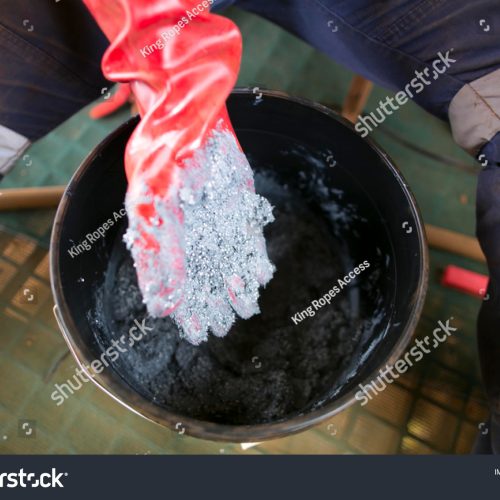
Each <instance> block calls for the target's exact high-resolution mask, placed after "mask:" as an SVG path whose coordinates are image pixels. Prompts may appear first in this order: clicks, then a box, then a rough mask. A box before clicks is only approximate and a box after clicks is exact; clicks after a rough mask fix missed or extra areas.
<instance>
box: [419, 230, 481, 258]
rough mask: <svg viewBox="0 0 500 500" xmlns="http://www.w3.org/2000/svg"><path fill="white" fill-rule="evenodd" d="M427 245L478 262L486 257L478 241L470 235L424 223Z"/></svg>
mask: <svg viewBox="0 0 500 500" xmlns="http://www.w3.org/2000/svg"><path fill="white" fill-rule="evenodd" d="M425 232H426V233H427V241H428V242H429V246H431V247H434V248H438V249H440V250H445V251H447V252H451V253H455V254H457V255H462V256H463V257H468V258H469V259H473V260H477V261H479V262H486V258H485V256H484V254H483V251H482V250H481V247H480V246H479V242H478V241H477V239H476V238H473V237H472V236H466V235H465V234H460V233H457V232H455V231H450V230H449V229H443V228H441V227H436V226H431V225H430V224H426V225H425Z"/></svg>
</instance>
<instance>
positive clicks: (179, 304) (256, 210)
mask: <svg viewBox="0 0 500 500" xmlns="http://www.w3.org/2000/svg"><path fill="white" fill-rule="evenodd" d="M172 180H173V182H172V185H171V186H170V188H169V191H168V193H167V196H166V197H161V198H160V197H159V196H156V195H155V196H153V195H152V194H150V193H149V191H148V187H147V186H148V184H147V182H144V180H143V178H142V177H139V178H135V179H134V183H132V184H131V189H129V191H128V192H127V198H126V207H127V213H128V214H129V228H128V229H127V233H126V235H125V242H126V243H127V247H128V248H129V250H130V251H131V252H132V255H133V257H134V261H135V262H136V266H137V270H138V273H139V274H140V276H139V286H140V288H141V291H142V295H143V298H144V303H145V304H146V307H147V309H148V312H149V314H151V315H152V316H157V317H163V316H166V315H167V314H170V316H171V317H172V319H173V320H174V322H175V323H176V325H177V326H178V327H179V334H180V335H181V337H183V338H185V339H187V340H188V341H189V342H191V343H192V344H194V345H198V344H200V343H202V342H204V341H206V340H207V338H208V333H209V332H211V333H213V334H215V335H217V336H219V337H223V336H224V335H226V334H227V332H228V331H229V329H230V328H231V326H232V325H233V323H234V321H235V319H236V316H239V317H241V318H245V319H247V318H249V317H251V316H253V315H254V314H258V313H259V306H258V298H259V287H260V286H263V285H266V284H267V283H268V282H269V280H270V279H271V278H272V275H273V272H274V266H273V265H272V264H271V262H270V261H269V258H268V256H267V252H266V242H265V240H264V236H263V228H264V226H265V225H266V224H268V223H269V222H271V221H273V220H274V218H273V214H272V209H271V205H270V204H269V203H268V201H267V200H266V199H265V198H263V197H262V196H259V195H258V194H256V193H255V191H254V180H253V172H252V169H251V168H250V165H249V163H248V160H247V159H246V157H245V155H244V154H243V153H242V152H241V151H240V149H239V148H238V144H237V142H236V139H235V137H234V135H233V134H232V133H231V132H229V131H227V130H223V129H222V128H221V127H220V126H219V127H217V128H216V129H215V130H214V131H213V132H212V133H211V135H210V137H209V139H208V141H207V143H206V144H205V145H204V146H203V147H202V148H199V149H198V150H196V152H195V154H194V155H193V157H192V158H190V159H189V160H187V161H185V162H184V164H183V165H182V166H180V167H179V166H176V167H175V172H174V174H173V175H172ZM143 203H145V204H146V205H149V204H154V207H155V214H156V215H155V217H153V218H152V219H153V220H152V221H151V224H150V225H149V224H144V223H143V218H142V217H135V216H134V214H135V207H137V206H138V205H140V204H143ZM145 234H147V235H148V236H150V237H152V239H153V240H154V241H156V242H158V245H159V249H158V251H150V250H147V249H145V248H144V245H141V244H140V243H141V240H142V241H144V235H145Z"/></svg>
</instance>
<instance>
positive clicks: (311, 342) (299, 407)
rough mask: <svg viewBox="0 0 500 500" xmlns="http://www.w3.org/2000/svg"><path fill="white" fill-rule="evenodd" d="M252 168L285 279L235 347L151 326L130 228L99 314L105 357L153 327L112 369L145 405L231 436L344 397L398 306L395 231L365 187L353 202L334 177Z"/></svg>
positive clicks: (278, 274)
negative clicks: (392, 303) (319, 303)
mask: <svg viewBox="0 0 500 500" xmlns="http://www.w3.org/2000/svg"><path fill="white" fill-rule="evenodd" d="M251 163H252V161H251ZM311 163H312V165H314V161H313V162H311ZM252 167H253V169H254V171H255V186H256V191H257V193H259V194H261V195H262V196H264V197H265V198H266V199H267V200H269V202H270V203H271V205H272V206H273V215H274V217H275V221H274V222H272V223H270V224H268V225H267V226H266V228H265V231H264V234H265V238H266V243H267V252H268V255H269V258H270V260H271V262H272V263H273V264H274V266H275V267H276V271H275V274H274V277H273V279H272V280H271V281H270V282H269V283H268V284H267V286H266V287H265V288H263V289H261V292H260V298H259V307H260V310H261V313H260V314H259V315H256V316H253V317H251V318H250V319H247V320H242V319H238V320H237V321H236V323H235V324H234V325H233V327H232V328H231V330H230V332H229V334H228V335H227V336H226V337H224V338H217V337H214V336H209V338H208V341H207V342H204V343H202V344H201V345H199V346H194V345H192V344H190V343H189V342H187V341H186V340H183V339H181V338H180V337H179V332H178V328H177V326H176V325H175V323H174V322H173V321H172V319H171V318H169V317H167V318H161V319H158V318H153V317H149V316H148V314H147V311H146V307H145V305H144V304H143V301H142V296H141V292H140V290H139V287H138V284H137V278H136V272H135V268H134V267H133V260H132V258H131V256H130V254H129V252H128V250H127V249H126V247H125V245H124V243H123V241H122V237H123V233H124V231H125V229H126V222H124V225H123V228H122V231H121V232H120V234H119V235H118V236H117V237H116V240H115V244H114V247H113V250H112V252H111V256H110V259H109V264H108V268H107V272H106V275H105V280H104V282H103V284H102V285H101V286H99V287H98V288H97V289H96V294H95V306H94V309H93V311H92V313H91V314H90V316H91V317H90V319H91V323H92V324H93V327H94V328H93V329H94V331H95V332H96V338H97V340H98V342H99V344H100V346H101V349H102V350H106V349H107V348H108V347H110V346H111V345H112V341H113V340H117V341H118V339H119V338H120V337H121V336H122V335H123V334H124V333H125V334H126V333H127V332H128V331H129V330H130V329H131V328H132V327H133V326H134V325H135V321H136V320H138V321H142V319H144V318H145V324H146V325H147V326H148V327H152V330H151V331H149V332H148V333H147V335H144V336H143V338H141V340H140V341H139V342H137V343H136V344H135V345H134V346H133V348H130V349H127V350H126V351H125V352H122V353H120V356H119V357H118V359H116V360H115V361H114V362H113V363H112V364H113V368H114V369H115V370H116V371H117V372H118V373H119V374H120V375H121V376H122V378H124V379H125V380H126V381H127V383H128V384H129V385H130V386H132V387H133V388H134V389H135V390H136V391H137V392H138V393H140V394H142V395H143V396H144V397H146V398H148V399H149V400H151V401H153V402H154V403H155V404H157V405H159V406H161V407H164V408H166V409H168V410H169V411H173V412H176V413H178V414H180V415H186V416H189V417H191V418H195V419H199V420H204V421H209V422H214V423H220V424H228V425H252V424H259V423H269V422H277V421H282V420H286V419H288V418H290V417H292V416H295V415H299V414H304V413H307V412H308V411H311V410H312V409H314V408H317V407H320V406H322V405H323V404H324V403H325V402H326V401H328V400H330V399H331V398H332V397H334V396H335V394H338V393H340V392H341V391H342V389H343V388H344V387H345V385H346V384H348V383H349V382H350V381H351V380H352V379H353V378H354V377H355V375H356V373H357V370H358V368H359V366H360V365H361V364H362V363H363V360H364V359H366V357H367V356H368V354H369V352H372V351H373V350H374V349H375V348H376V347H377V345H378V344H379V342H380V341H381V339H382V338H383V337H384V332H385V329H384V328H381V325H382V323H384V320H386V319H387V318H386V312H387V297H386V294H385V293H383V292H382V291H381V290H382V289H384V287H385V285H386V283H387V280H389V281H390V280H392V279H393V277H392V275H393V273H394V269H393V263H392V262H391V259H390V257H389V254H390V252H389V251H388V246H387V245H388V243H387V240H386V239H385V238H384V235H385V234H386V230H385V228H384V227H383V225H382V223H381V222H380V221H379V219H377V218H374V216H373V213H371V210H373V207H372V206H370V204H369V203H368V202H367V201H366V200H364V201H363V202H362V203H360V204H359V205H358V204H356V202H355V201H353V199H354V198H352V196H350V195H349V191H351V194H352V192H353V191H354V190H355V189H356V187H355V186H354V185H353V181H352V180H351V179H349V178H348V176H346V177H345V178H344V179H343V182H342V185H343V187H345V188H346V191H344V190H340V189H336V188H332V187H329V186H327V185H326V184H325V183H324V167H323V168H322V169H320V168H310V169H304V170H302V171H300V173H299V175H294V176H293V177H288V176H287V175H286V174H283V171H281V170H278V171H276V170H274V169H271V168H268V167H266V166H265V165H255V164H252ZM347 233H349V239H350V240H356V245H355V246H356V248H355V250H353V248H350V247H349V243H348V242H347V241H346V238H345V235H346V234H347ZM361 233H363V237H366V236H369V235H372V236H373V237H372V238H371V241H372V244H371V245H365V247H363V244H362V238H361ZM369 241H370V240H369ZM364 260H367V261H369V264H370V267H369V269H368V270H366V271H364V272H363V273H362V274H361V275H359V276H357V277H356V279H354V280H352V282H351V283H350V284H349V286H347V287H346V288H343V289H342V290H341V291H340V293H338V294H336V295H335V297H334V298H333V299H332V300H331V302H330V303H329V304H326V305H325V306H323V307H321V308H319V309H318V310H315V308H314V307H313V308H312V310H313V311H314V312H315V314H314V315H313V316H309V315H308V314H302V315H300V320H297V316H296V314H297V313H298V312H301V311H305V310H306V309H307V308H308V307H309V306H311V302H312V301H313V300H317V299H319V298H321V297H323V296H324V294H325V293H327V292H328V291H329V290H331V289H332V288H333V287H334V286H335V285H337V284H338V280H339V279H343V278H344V276H345V275H346V274H347V273H348V272H349V271H352V270H353V269H354V268H355V267H356V266H358V264H359V263H360V262H363V261H364ZM293 317H295V318H296V320H295V321H294V320H293Z"/></svg>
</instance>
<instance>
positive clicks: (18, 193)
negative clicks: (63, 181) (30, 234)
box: [0, 186, 65, 210]
mask: <svg viewBox="0 0 500 500" xmlns="http://www.w3.org/2000/svg"><path fill="white" fill-rule="evenodd" d="M64 189H65V186H46V187H34V188H15V189H1V190H0V210H24V209H30V208H52V207H57V205H58V204H59V200H60V199H61V197H62V195H63V193H64Z"/></svg>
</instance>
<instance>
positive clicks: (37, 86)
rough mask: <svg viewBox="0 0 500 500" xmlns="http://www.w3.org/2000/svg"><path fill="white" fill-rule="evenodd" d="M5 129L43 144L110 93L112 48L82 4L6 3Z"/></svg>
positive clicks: (0, 69)
mask: <svg viewBox="0 0 500 500" xmlns="http://www.w3.org/2000/svg"><path fill="white" fill-rule="evenodd" d="M0 12H1V13H2V14H1V18H0V53H1V54H2V55H1V64H0V125H1V126H3V127H5V128H7V129H10V130H12V131H14V132H15V133H17V134H19V135H20V136H23V137H25V138H27V139H29V140H30V141H34V140H36V139H39V138H40V137H42V136H43V135H45V134H46V133H48V132H49V131H51V130H52V129H54V128H55V127H56V126H57V125H59V124H60V123H62V122H63V121H64V120H66V119H67V118H69V117H70V116H71V115H72V114H74V113H75V112H77V111H78V110H79V109H81V108H82V107H83V106H85V105H86V104H88V103H89V102H91V101H92V100H94V99H96V98H97V97H99V95H100V94H101V91H102V89H103V88H104V87H106V86H108V87H109V86H110V84H109V83H108V82H106V80H105V79H104V77H103V75H102V72H101V67H100V62H101V57H102V54H103V52H104V50H105V48H106V47H107V45H108V42H107V40H106V38H105V37H104V35H103V34H102V32H101V31H100V30H99V28H98V27H97V25H96V23H95V22H94V20H93V19H92V17H91V16H90V14H89V13H88V11H87V9H86V7H85V6H84V4H83V3H82V2H80V1H71V2H66V1H64V2H39V1H33V0H31V1H30V0H16V1H15V2H11V1H8V0H0Z"/></svg>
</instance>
